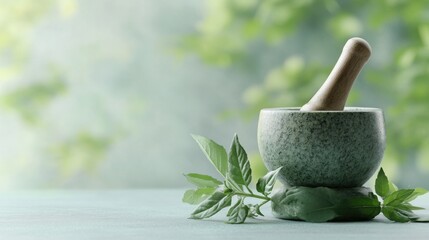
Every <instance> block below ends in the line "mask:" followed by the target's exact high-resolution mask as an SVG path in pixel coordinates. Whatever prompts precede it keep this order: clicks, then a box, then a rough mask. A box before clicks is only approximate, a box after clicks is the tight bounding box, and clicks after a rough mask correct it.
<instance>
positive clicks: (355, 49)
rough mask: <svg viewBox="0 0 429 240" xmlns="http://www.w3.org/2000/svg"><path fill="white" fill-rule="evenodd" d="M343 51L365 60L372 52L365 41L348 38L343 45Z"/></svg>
mask: <svg viewBox="0 0 429 240" xmlns="http://www.w3.org/2000/svg"><path fill="white" fill-rule="evenodd" d="M343 51H347V52H350V53H353V54H358V55H361V56H365V57H367V58H369V56H371V52H372V50H371V46H370V45H369V43H368V42H367V41H366V40H365V39H362V38H359V37H354V38H350V39H349V40H348V41H347V42H346V44H345V45H344V48H343Z"/></svg>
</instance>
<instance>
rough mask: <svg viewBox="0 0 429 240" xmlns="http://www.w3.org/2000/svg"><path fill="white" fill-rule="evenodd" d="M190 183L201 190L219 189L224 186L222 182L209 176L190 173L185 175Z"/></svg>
mask: <svg viewBox="0 0 429 240" xmlns="http://www.w3.org/2000/svg"><path fill="white" fill-rule="evenodd" d="M184 176H185V177H186V180H188V182H190V183H192V184H194V185H195V186H197V187H199V188H217V187H218V186H219V185H221V184H222V182H221V181H219V180H217V179H216V178H213V177H211V176H208V175H204V174H198V173H189V174H185V175H184Z"/></svg>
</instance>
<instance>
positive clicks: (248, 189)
mask: <svg viewBox="0 0 429 240" xmlns="http://www.w3.org/2000/svg"><path fill="white" fill-rule="evenodd" d="M246 189H247V191H249V193H250V194H253V192H252V190H250V188H249V186H246Z"/></svg>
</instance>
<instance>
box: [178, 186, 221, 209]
mask: <svg viewBox="0 0 429 240" xmlns="http://www.w3.org/2000/svg"><path fill="white" fill-rule="evenodd" d="M215 191H216V188H199V189H196V190H193V189H191V190H187V191H186V192H185V194H183V198H182V201H183V202H185V203H189V204H193V205H194V204H200V203H201V202H202V201H204V200H206V199H207V198H208V197H210V195H212V194H213V193H214V192H215Z"/></svg>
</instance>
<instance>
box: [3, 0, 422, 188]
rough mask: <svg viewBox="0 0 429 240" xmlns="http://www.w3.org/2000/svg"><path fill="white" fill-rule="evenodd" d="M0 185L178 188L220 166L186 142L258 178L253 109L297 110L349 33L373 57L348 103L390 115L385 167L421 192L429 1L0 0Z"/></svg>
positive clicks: (320, 80) (259, 168) (326, 71)
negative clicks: (235, 142)
mask: <svg viewBox="0 0 429 240" xmlns="http://www.w3.org/2000/svg"><path fill="white" fill-rule="evenodd" d="M0 3H1V6H2V7H1V8H0V29H2V31H0V136H1V137H0V164H2V170H1V171H0V187H1V188H52V187H55V188H56V187H65V188H77V187H78V188H86V187H88V188H91V187H97V188H112V187H113V188H116V187H120V188H132V187H177V186H184V185H185V184H186V183H185V182H184V181H183V179H182V176H181V173H182V172H190V171H191V172H206V173H214V171H213V170H212V169H211V166H209V164H208V162H206V161H205V160H203V155H202V154H201V153H200V152H199V150H198V147H197V146H196V145H195V144H194V143H193V141H192V139H191V138H190V136H189V134H190V133H197V134H201V135H205V136H207V137H210V138H213V139H215V140H217V141H218V142H220V143H222V144H224V145H228V144H229V142H230V139H231V138H232V135H233V133H234V132H237V133H238V134H239V136H240V138H241V140H242V143H243V144H244V146H245V147H246V149H248V151H249V153H250V155H251V160H252V165H253V167H254V168H255V169H257V170H256V171H255V174H257V175H261V174H263V172H264V171H265V169H264V167H263V164H262V163H261V160H260V158H259V155H258V152H257V146H256V122H257V116H258V112H259V110H260V109H261V108H266V107H279V106H301V105H303V104H304V103H306V101H308V99H309V98H310V97H311V96H312V95H313V93H314V92H315V91H316V90H317V89H318V87H319V86H320V85H321V84H322V83H323V81H324V80H325V78H326V77H327V75H328V74H329V72H330V70H331V68H332V67H333V65H334V64H335V62H336V60H337V58H338V56H339V54H340V52H341V48H342V46H343V45H344V43H345V42H346V41H347V39H348V38H350V37H353V36H360V37H363V38H365V39H367V40H368V42H369V43H370V44H371V45H372V47H373V56H372V58H371V60H370V62H369V63H368V64H367V65H366V67H365V69H364V71H363V72H362V73H361V75H360V76H359V79H358V80H357V82H356V83H355V85H354V87H353V90H352V93H351V95H350V98H349V101H348V105H349V106H370V107H380V108H383V109H384V110H385V116H386V127H387V135H388V143H387V149H386V154H385V158H384V160H383V166H384V167H385V168H386V170H387V172H388V174H389V175H391V176H392V177H395V178H396V180H397V181H398V183H399V185H402V186H408V185H411V186H417V185H418V186H421V187H429V181H428V180H429V176H428V173H429V111H428V110H429V81H427V78H428V76H429V69H428V68H427V65H428V63H429V2H427V1H405V0H380V1H371V2H369V1H363V0H349V1H335V0H288V1H284V0H264V1H262V0H205V1H200V0H177V1H170V2H167V1H156V0H144V1H138V0H128V1H115V0H108V1H101V0H92V1H83V0H82V1H79V0H57V1H55V0H41V1H37V2H36V1H30V0H0Z"/></svg>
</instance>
